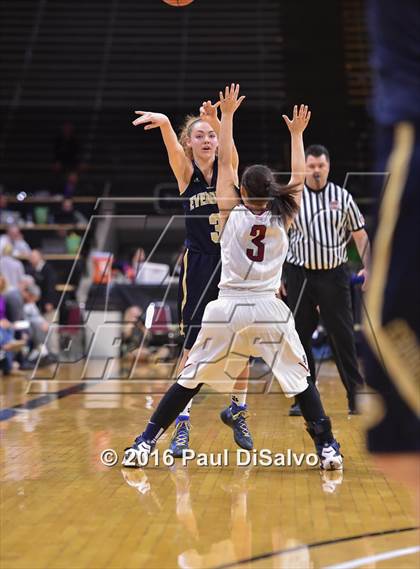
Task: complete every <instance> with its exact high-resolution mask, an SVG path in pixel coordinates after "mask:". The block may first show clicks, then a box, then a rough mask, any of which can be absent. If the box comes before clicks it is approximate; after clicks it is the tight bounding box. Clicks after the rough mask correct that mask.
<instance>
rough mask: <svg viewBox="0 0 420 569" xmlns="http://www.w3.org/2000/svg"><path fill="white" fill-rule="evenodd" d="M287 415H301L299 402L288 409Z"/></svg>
mask: <svg viewBox="0 0 420 569" xmlns="http://www.w3.org/2000/svg"><path fill="white" fill-rule="evenodd" d="M289 417H302V411H301V409H300V405H299V403H294V404H293V405H292V406H291V407H290V409H289Z"/></svg>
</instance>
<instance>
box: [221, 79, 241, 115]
mask: <svg viewBox="0 0 420 569" xmlns="http://www.w3.org/2000/svg"><path fill="white" fill-rule="evenodd" d="M219 98H220V101H219V104H220V108H221V109H222V113H232V114H233V113H234V112H235V111H236V110H237V109H238V107H239V106H240V104H241V103H242V101H243V100H244V99H245V95H242V96H241V97H239V83H237V84H236V85H235V83H232V84H231V86H230V87H229V86H227V87H226V88H225V93H224V94H223V91H220V92H219Z"/></svg>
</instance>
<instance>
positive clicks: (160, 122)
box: [133, 111, 169, 130]
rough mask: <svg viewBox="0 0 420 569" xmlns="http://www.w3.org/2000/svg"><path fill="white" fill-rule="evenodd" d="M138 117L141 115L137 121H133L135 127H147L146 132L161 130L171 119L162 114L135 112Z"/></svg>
mask: <svg viewBox="0 0 420 569" xmlns="http://www.w3.org/2000/svg"><path fill="white" fill-rule="evenodd" d="M135 114H136V115H141V116H140V117H138V118H137V119H135V120H133V125H134V126H139V125H140V124H144V125H146V126H145V127H144V130H150V129H152V128H160V127H161V126H164V125H165V124H168V123H169V119H168V117H167V116H166V115H164V114H162V113H151V112H150V111H135Z"/></svg>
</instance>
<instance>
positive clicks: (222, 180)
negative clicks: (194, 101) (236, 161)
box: [216, 83, 245, 230]
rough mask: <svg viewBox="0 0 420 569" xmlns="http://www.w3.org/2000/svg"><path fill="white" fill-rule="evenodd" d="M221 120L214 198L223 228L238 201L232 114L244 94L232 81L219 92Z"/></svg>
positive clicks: (243, 97)
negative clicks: (223, 90) (240, 94)
mask: <svg viewBox="0 0 420 569" xmlns="http://www.w3.org/2000/svg"><path fill="white" fill-rule="evenodd" d="M219 97H220V100H219V104H220V109H221V111H222V121H221V123H220V132H219V170H218V174H217V184H216V199H217V206H218V208H219V212H220V227H221V230H223V227H224V226H225V224H226V222H227V220H228V218H229V214H230V212H231V211H232V209H233V208H234V207H235V206H236V205H238V204H239V203H240V200H239V197H238V194H237V192H236V190H235V185H236V184H237V175H236V172H235V170H234V168H233V165H232V153H233V147H234V144H233V115H234V114H235V111H236V110H237V109H238V107H239V106H240V104H241V103H242V101H243V100H244V99H245V96H243V95H242V96H241V97H239V85H235V83H232V84H231V86H230V87H226V88H225V92H224V93H223V92H222V91H220V93H219Z"/></svg>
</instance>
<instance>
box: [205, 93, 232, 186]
mask: <svg viewBox="0 0 420 569" xmlns="http://www.w3.org/2000/svg"><path fill="white" fill-rule="evenodd" d="M219 105H220V101H217V103H215V104H214V105H213V103H212V102H211V101H203V103H202V105H201V107H200V118H201V119H202V120H203V121H206V122H207V123H209V125H210V126H211V127H212V129H213V130H214V132H215V133H216V134H217V136H218V137H219V135H220V120H219V118H218V116H217V108H218V107H219ZM232 168H233V170H234V172H235V175H236V180H235V184H236V185H237V184H238V181H239V178H238V168H239V155H238V151H237V150H236V146H235V141H234V142H233V148H232Z"/></svg>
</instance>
